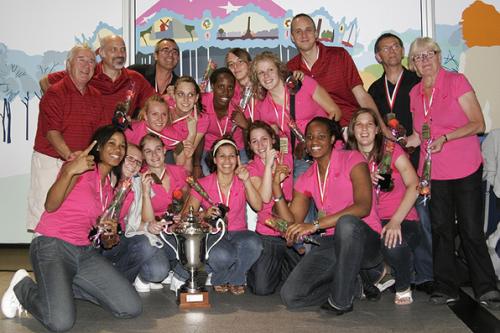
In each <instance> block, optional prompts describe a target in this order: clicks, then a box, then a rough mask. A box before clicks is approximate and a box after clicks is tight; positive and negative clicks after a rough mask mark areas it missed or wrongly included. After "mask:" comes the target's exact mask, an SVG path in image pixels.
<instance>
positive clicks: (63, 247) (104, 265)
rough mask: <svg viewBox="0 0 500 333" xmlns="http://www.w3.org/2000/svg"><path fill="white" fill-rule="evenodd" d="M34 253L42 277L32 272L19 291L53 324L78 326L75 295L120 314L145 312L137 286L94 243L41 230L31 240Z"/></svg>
mask: <svg viewBox="0 0 500 333" xmlns="http://www.w3.org/2000/svg"><path fill="white" fill-rule="evenodd" d="M30 256H31V262H32V265H33V271H34V273H35V278H36V281H37V282H36V283H35V282H34V281H33V280H32V279H30V278H28V277H26V278H24V279H23V280H21V281H20V282H19V283H18V284H17V285H16V286H15V288H14V292H15V294H16V296H17V298H18V299H19V301H20V303H21V304H22V306H23V307H24V308H25V309H26V310H28V312H29V313H31V314H32V315H33V317H35V318H36V319H37V320H39V321H40V322H41V323H42V324H43V325H44V326H45V327H46V328H47V329H49V330H51V331H67V330H69V329H71V328H72V327H73V325H74V323H75V317H76V316H75V315H76V307H75V302H74V299H75V298H78V299H83V300H87V301H90V302H93V303H95V304H98V305H100V306H102V307H103V308H105V309H107V310H109V311H110V312H111V313H112V314H113V315H114V316H115V317H117V318H132V317H136V316H138V315H139V314H140V313H141V312H142V302H141V299H140V297H139V295H138V294H137V292H136V291H135V289H134V287H133V286H132V285H131V284H130V282H129V281H127V279H126V278H125V277H123V276H122V275H121V274H120V273H119V272H118V271H117V270H116V269H115V268H114V267H113V266H112V265H111V263H110V262H109V261H108V260H106V259H105V258H104V257H103V256H101V255H100V254H99V253H98V252H97V251H96V250H95V249H94V248H92V247H90V246H75V245H71V244H69V243H67V242H65V241H63V240H60V239H57V238H52V237H45V236H39V237H36V238H35V239H33V241H32V242H31V246H30Z"/></svg>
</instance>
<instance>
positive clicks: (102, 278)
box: [2, 126, 142, 332]
mask: <svg viewBox="0 0 500 333" xmlns="http://www.w3.org/2000/svg"><path fill="white" fill-rule="evenodd" d="M126 148H127V143H126V140H125V135H124V134H123V132H122V131H121V130H119V129H116V128H114V127H112V126H105V127H101V128H99V129H98V130H97V131H96V132H95V133H94V136H93V138H92V144H91V145H90V146H89V147H88V148H87V149H85V150H84V151H82V152H80V153H79V154H77V157H76V158H75V159H73V160H71V161H69V162H67V163H65V164H64V165H63V167H62V169H61V171H60V172H59V176H58V178H57V180H56V182H55V183H54V185H52V187H51V189H50V190H49V193H48V194H47V200H46V202H45V212H44V213H43V215H42V217H41V219H40V222H39V224H38V226H37V228H36V230H35V231H36V237H35V238H34V239H33V241H32V242H31V246H30V255H31V262H32V264H33V270H34V273H35V278H36V283H35V282H34V281H33V280H32V279H31V278H30V277H29V275H28V273H27V272H26V271H25V270H19V271H17V272H16V274H14V277H13V278H12V281H11V284H10V286H9V288H8V289H7V291H6V292H5V294H4V296H3V298H2V311H3V313H4V315H5V316H6V317H7V318H14V317H15V316H16V313H18V310H21V309H22V308H24V309H26V310H27V311H28V312H30V313H31V314H32V315H33V317H35V318H36V319H37V320H39V321H40V322H41V323H42V324H43V325H44V326H45V327H46V328H47V329H48V330H51V331H57V332H61V331H67V330H69V329H71V327H73V325H74V323H75V318H76V306H75V301H74V299H75V298H78V299H84V300H88V301H90V302H92V303H94V304H98V305H101V306H102V307H104V308H106V309H109V310H110V311H111V312H112V314H113V315H114V316H115V317H118V318H131V317H135V316H137V315H139V314H140V313H141V311H142V303H141V299H140V298H139V296H138V295H137V293H136V292H135V290H134V288H133V287H132V285H131V284H130V282H129V281H127V279H126V278H125V277H123V276H122V275H121V274H120V273H119V272H118V271H117V270H116V269H115V268H114V267H113V265H112V264H111V263H110V262H109V261H108V260H107V259H105V258H104V257H103V256H101V255H100V254H99V252H98V251H96V249H95V248H93V247H92V245H91V243H90V241H89V239H88V235H89V231H90V230H91V228H92V227H93V226H94V225H95V224H96V220H97V219H98V218H99V216H100V215H101V214H102V212H103V211H104V210H105V208H106V207H107V205H108V204H109V203H110V202H111V200H112V196H113V189H112V187H111V181H110V174H111V171H112V170H113V169H114V168H117V167H119V165H120V163H121V161H122V160H123V157H124V155H125V151H126ZM19 313H20V312H19Z"/></svg>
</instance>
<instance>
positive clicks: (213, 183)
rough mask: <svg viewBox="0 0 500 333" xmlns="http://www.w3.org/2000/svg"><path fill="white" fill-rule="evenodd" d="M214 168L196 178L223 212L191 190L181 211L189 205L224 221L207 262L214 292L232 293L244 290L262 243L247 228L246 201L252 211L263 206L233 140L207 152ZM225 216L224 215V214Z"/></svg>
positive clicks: (222, 141)
mask: <svg viewBox="0 0 500 333" xmlns="http://www.w3.org/2000/svg"><path fill="white" fill-rule="evenodd" d="M210 156H211V157H212V161H213V165H212V164H211V165H210V167H211V170H213V171H215V172H213V173H211V174H210V175H209V176H207V177H205V178H201V179H199V183H200V185H201V186H202V187H203V188H204V189H205V191H206V192H207V194H208V196H209V197H210V199H211V201H212V202H216V203H220V204H223V205H224V206H225V207H229V210H228V211H227V214H224V213H223V212H222V211H221V210H220V209H219V208H218V207H216V206H211V204H210V203H209V202H208V201H207V200H206V199H204V198H202V197H201V196H200V195H199V194H198V193H197V192H196V191H194V190H193V189H191V193H190V196H189V199H188V201H187V204H186V205H185V206H184V212H186V211H187V210H188V209H189V208H190V207H193V208H194V210H195V211H198V209H199V208H200V207H203V209H204V210H205V211H206V213H205V214H204V215H205V216H209V217H221V218H224V219H225V221H226V222H227V230H228V231H227V233H226V235H224V238H223V239H222V240H221V241H220V242H219V243H218V244H217V245H216V246H215V247H214V248H213V250H212V251H211V252H210V258H209V260H208V265H209V267H210V268H211V270H212V271H213V275H212V281H211V282H212V285H214V289H215V291H217V292H227V291H230V292H231V293H233V294H235V295H240V294H243V293H244V292H245V283H246V274H247V271H248V270H249V269H250V267H252V265H253V263H254V262H255V261H256V260H257V259H258V258H259V256H260V253H261V251H262V244H261V241H260V239H259V237H258V236H257V235H256V234H255V233H254V232H253V231H250V230H248V229H247V222H246V216H245V213H246V204H247V202H248V203H249V204H250V206H251V207H252V208H253V209H254V210H255V211H259V210H260V209H261V208H262V200H261V198H260V195H259V193H258V192H257V190H256V189H255V187H254V186H253V184H252V182H251V181H250V174H249V172H248V170H247V169H246V167H244V166H242V165H241V161H240V158H239V156H238V148H237V146H236V143H235V142H234V141H232V140H229V139H221V140H217V141H216V142H215V143H214V145H213V147H212V150H211V151H210ZM224 215H225V216H224Z"/></svg>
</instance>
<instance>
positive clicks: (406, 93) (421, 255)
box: [368, 33, 433, 294]
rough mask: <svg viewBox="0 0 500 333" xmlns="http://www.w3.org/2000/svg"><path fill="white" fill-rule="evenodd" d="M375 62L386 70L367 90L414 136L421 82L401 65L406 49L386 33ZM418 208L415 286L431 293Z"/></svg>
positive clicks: (424, 222) (427, 235) (425, 224)
mask: <svg viewBox="0 0 500 333" xmlns="http://www.w3.org/2000/svg"><path fill="white" fill-rule="evenodd" d="M374 52H375V59H376V60H377V62H378V63H379V64H381V65H382V67H383V68H384V73H383V74H382V76H381V77H380V78H379V79H378V80H377V81H375V82H373V83H372V85H371V86H370V88H369V89H368V93H369V94H370V95H371V96H372V97H373V100H374V101H375V103H376V104H377V107H378V109H379V111H380V113H381V114H382V116H383V117H385V116H386V115H387V114H388V113H394V114H395V116H396V119H398V120H399V123H400V124H401V125H403V127H404V128H405V129H406V135H407V136H410V135H411V134H412V133H413V121H412V115H411V112H410V91H411V89H412V88H413V86H415V85H416V84H417V83H419V82H420V78H419V77H418V76H417V74H416V73H415V72H413V71H409V70H408V69H406V68H405V67H404V66H403V65H402V60H403V58H404V52H405V50H404V46H403V42H402V41H401V38H399V37H398V36H396V35H394V34H392V33H384V34H382V35H381V36H380V37H379V38H377V41H376V42H375V47H374ZM419 154H420V149H419V147H417V148H416V149H415V151H414V152H413V153H412V154H411V155H410V159H411V162H412V164H413V167H414V168H415V169H417V167H418V157H419ZM415 208H416V209H417V212H418V214H419V217H420V225H421V227H422V229H421V231H422V233H421V239H420V243H419V245H418V247H417V248H416V249H415V253H414V267H415V272H416V275H415V280H414V282H415V284H416V285H417V287H416V288H417V290H420V291H424V292H427V293H429V294H430V293H432V289H433V283H432V281H433V273H432V245H431V244H432V235H431V226H430V217H429V208H428V205H424V200H423V198H422V197H419V198H418V199H417V202H416V204H415Z"/></svg>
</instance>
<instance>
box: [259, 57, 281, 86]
mask: <svg viewBox="0 0 500 333" xmlns="http://www.w3.org/2000/svg"><path fill="white" fill-rule="evenodd" d="M255 69H256V71H257V78H258V80H259V83H260V85H261V86H262V87H264V89H266V90H268V91H270V90H273V89H275V88H277V87H281V86H283V84H284V83H283V80H282V79H281V78H280V75H279V70H278V67H276V65H275V64H274V62H272V61H271V60H266V59H264V60H260V61H259V62H257V63H256V65H255Z"/></svg>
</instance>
